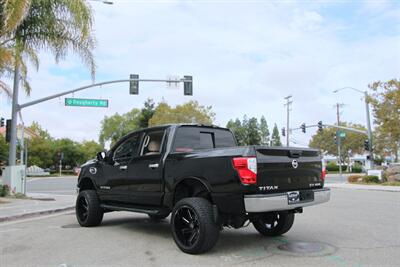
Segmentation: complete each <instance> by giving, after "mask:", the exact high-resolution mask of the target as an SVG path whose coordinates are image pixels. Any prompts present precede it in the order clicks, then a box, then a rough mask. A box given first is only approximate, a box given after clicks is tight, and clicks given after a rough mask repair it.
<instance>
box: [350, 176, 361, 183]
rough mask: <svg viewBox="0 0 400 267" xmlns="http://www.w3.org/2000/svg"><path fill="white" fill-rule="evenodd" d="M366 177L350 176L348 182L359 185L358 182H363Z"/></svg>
mask: <svg viewBox="0 0 400 267" xmlns="http://www.w3.org/2000/svg"><path fill="white" fill-rule="evenodd" d="M363 177H364V175H350V176H349V177H347V181H348V182H349V183H357V182H361V181H362V180H363Z"/></svg>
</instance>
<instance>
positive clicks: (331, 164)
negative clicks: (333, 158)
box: [326, 162, 339, 172]
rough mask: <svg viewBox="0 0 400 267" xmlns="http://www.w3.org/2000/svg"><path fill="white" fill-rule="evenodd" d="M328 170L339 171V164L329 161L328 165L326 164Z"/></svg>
mask: <svg viewBox="0 0 400 267" xmlns="http://www.w3.org/2000/svg"><path fill="white" fill-rule="evenodd" d="M326 170H327V171H328V172H329V171H331V172H332V171H334V172H336V171H339V166H338V165H337V164H336V163H335V162H329V163H328V164H327V165H326Z"/></svg>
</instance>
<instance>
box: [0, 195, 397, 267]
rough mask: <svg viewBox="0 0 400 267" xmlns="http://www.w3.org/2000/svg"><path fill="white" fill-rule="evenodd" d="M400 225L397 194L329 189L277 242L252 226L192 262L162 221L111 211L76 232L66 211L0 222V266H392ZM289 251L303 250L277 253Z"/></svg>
mask: <svg viewBox="0 0 400 267" xmlns="http://www.w3.org/2000/svg"><path fill="white" fill-rule="evenodd" d="M399 222H400V193H394V192H381V191H366V190H348V189H333V192H332V199H331V201H330V202H329V203H326V204H323V205H319V206H315V207H308V208H306V209H305V211H304V213H303V214H299V215H296V219H295V223H294V226H293V228H292V229H291V230H290V231H289V232H288V233H287V234H285V235H284V236H282V237H278V238H266V237H262V236H261V235H259V234H258V233H257V232H256V231H255V230H254V228H253V227H252V226H251V225H250V226H249V227H247V228H242V229H238V230H234V229H224V230H223V232H222V233H221V235H220V239H219V242H218V243H217V245H216V247H215V248H214V249H213V250H212V251H211V252H209V253H207V254H204V255H197V256H191V255H187V254H184V253H182V252H181V251H180V250H178V248H177V247H176V246H175V244H174V242H173V239H172V237H171V233H170V229H169V219H167V220H164V221H162V222H159V223H155V222H151V221H149V220H148V219H147V216H146V215H142V214H135V213H126V212H114V213H108V214H106V215H105V217H104V220H103V224H102V225H101V226H99V227H94V228H81V227H79V226H78V224H77V222H76V219H75V216H74V214H73V213H69V214H61V215H56V216H53V217H44V218H40V219H33V220H30V221H24V222H14V223H7V224H0V240H1V242H0V251H1V254H0V255H1V257H0V266H2V267H6V266H63V267H66V266H74V267H80V266H234V265H237V266H296V267H299V266H307V267H310V266H332V267H367V266H393V267H394V266H396V267H398V266H400V257H399V254H400V224H399ZM296 242H309V243H307V244H308V245H307V246H306V244H305V243H296ZM293 245H297V248H298V249H300V250H304V252H302V253H299V252H297V253H293V252H288V251H285V250H282V249H284V248H287V247H291V246H293ZM309 248H313V249H315V250H314V252H309V251H307V252H306V250H308V249H309Z"/></svg>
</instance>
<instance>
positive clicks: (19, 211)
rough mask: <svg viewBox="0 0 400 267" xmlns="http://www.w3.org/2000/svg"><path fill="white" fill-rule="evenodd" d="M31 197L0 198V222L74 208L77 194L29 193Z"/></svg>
mask: <svg viewBox="0 0 400 267" xmlns="http://www.w3.org/2000/svg"><path fill="white" fill-rule="evenodd" d="M28 197H30V198H31V199H15V198H0V223H1V222H5V221H12V220H17V219H25V218H30V217H34V216H39V215H47V214H52V213H55V212H62V211H68V210H73V209H74V207H75V199H76V196H70V195H49V194H36V193H29V194H28Z"/></svg>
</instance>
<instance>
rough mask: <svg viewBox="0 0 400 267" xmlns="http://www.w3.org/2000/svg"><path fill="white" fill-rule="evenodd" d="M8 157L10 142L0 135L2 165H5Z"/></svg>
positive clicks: (0, 159)
mask: <svg viewBox="0 0 400 267" xmlns="http://www.w3.org/2000/svg"><path fill="white" fill-rule="evenodd" d="M7 159H8V144H7V142H6V139H5V138H4V137H3V136H2V135H0V166H1V165H5V164H6V162H7Z"/></svg>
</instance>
